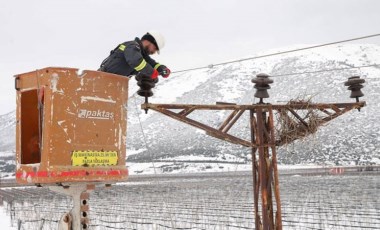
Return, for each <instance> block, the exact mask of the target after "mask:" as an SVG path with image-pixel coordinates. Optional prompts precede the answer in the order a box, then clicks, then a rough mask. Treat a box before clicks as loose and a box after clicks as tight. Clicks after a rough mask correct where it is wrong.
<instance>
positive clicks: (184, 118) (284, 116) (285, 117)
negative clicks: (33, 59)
mask: <svg viewBox="0 0 380 230" xmlns="http://www.w3.org/2000/svg"><path fill="white" fill-rule="evenodd" d="M252 82H253V83H254V84H255V86H254V87H255V88H256V93H255V95H254V96H255V97H257V98H259V99H260V100H259V103H257V104H253V105H237V104H231V103H217V104H216V105H196V104H151V103H145V104H142V105H141V108H142V109H144V110H145V111H146V112H147V111H148V110H149V109H151V110H154V111H156V112H159V113H162V114H164V115H166V116H169V117H171V118H173V119H175V120H178V121H180V122H184V123H186V124H189V125H191V126H194V127H196V128H198V129H202V130H204V131H206V134H207V135H210V136H213V137H215V138H218V139H221V140H224V141H228V142H230V143H233V144H239V145H242V146H245V147H248V148H250V149H251V154H252V175H253V195H254V197H253V199H254V219H255V229H264V230H271V229H282V215H281V200H280V186H279V177H278V169H277V153H276V147H278V146H282V145H284V144H288V143H291V142H293V141H294V140H297V139H300V138H303V137H305V136H307V135H310V134H313V133H315V132H316V131H317V129H318V127H319V126H321V125H323V124H325V123H327V122H329V121H331V120H333V119H335V118H337V117H338V116H341V115H343V114H345V113H347V112H348V111H351V110H353V109H358V110H359V111H360V108H362V107H364V106H365V102H359V97H362V96H364V94H363V93H362V92H361V88H363V85H362V84H363V83H364V79H361V78H360V77H358V76H354V77H351V78H349V79H348V81H346V82H345V85H346V86H348V89H349V90H351V96H350V97H351V98H356V102H355V103H331V104H320V103H311V102H310V101H305V100H298V101H290V102H289V103H287V104H285V105H272V104H269V103H264V99H265V98H269V94H268V91H267V90H268V89H270V86H269V84H272V83H273V80H272V79H270V77H269V76H268V75H266V74H259V75H257V76H256V78H254V79H252ZM144 90H147V91H149V90H150V89H146V88H145V89H144ZM147 95H148V94H145V95H144V96H145V97H147ZM149 95H153V94H150V93H149ZM146 101H147V100H146ZM173 110H175V111H173ZM178 110H180V111H179V112H178ZM200 110H217V111H220V110H230V111H232V112H231V113H230V115H229V116H228V117H227V118H226V119H225V120H224V122H222V124H221V125H220V126H219V127H213V126H210V125H206V124H203V123H202V122H199V121H196V120H194V119H191V118H189V117H188V115H189V114H190V113H193V112H194V111H200ZM245 111H249V118H250V127H251V129H250V132H251V138H250V140H245V139H242V138H240V137H237V136H234V135H233V134H229V133H228V131H229V130H230V129H231V128H232V126H233V125H234V124H235V123H236V122H237V121H238V120H239V118H240V117H241V116H242V115H243V113H244V112H245ZM275 115H276V117H275ZM275 127H280V130H276V129H275ZM260 198H261V199H260ZM259 206H261V211H260V209H259ZM274 207H275V209H274Z"/></svg>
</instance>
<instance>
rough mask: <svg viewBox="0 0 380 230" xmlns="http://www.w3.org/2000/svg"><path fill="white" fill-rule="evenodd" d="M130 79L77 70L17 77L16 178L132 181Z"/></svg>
mask: <svg viewBox="0 0 380 230" xmlns="http://www.w3.org/2000/svg"><path fill="white" fill-rule="evenodd" d="M128 80H129V79H128V78H127V77H123V76H119V75H115V74H110V73H104V72H98V71H83V72H82V73H79V72H78V69H73V68H44V69H40V70H36V71H33V72H29V73H24V74H19V75H16V76H15V88H16V90H17V112H16V116H17V123H16V137H17V138H16V161H17V169H16V180H17V182H18V183H21V184H41V185H43V184H69V183H76V182H105V183H110V182H116V181H121V180H126V178H127V176H128V170H127V168H126V165H125V156H126V135H127V106H126V105H127V100H128Z"/></svg>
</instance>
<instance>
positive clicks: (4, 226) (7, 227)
mask: <svg viewBox="0 0 380 230" xmlns="http://www.w3.org/2000/svg"><path fill="white" fill-rule="evenodd" d="M0 226H1V230H16V229H17V228H16V226H13V227H12V222H11V219H10V216H9V212H8V213H7V212H6V210H5V208H4V206H0Z"/></svg>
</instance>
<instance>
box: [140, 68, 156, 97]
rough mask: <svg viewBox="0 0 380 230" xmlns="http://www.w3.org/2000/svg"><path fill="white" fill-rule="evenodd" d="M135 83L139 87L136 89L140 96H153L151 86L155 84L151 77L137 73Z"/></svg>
mask: <svg viewBox="0 0 380 230" xmlns="http://www.w3.org/2000/svg"><path fill="white" fill-rule="evenodd" d="M136 80H137V85H138V86H139V87H140V89H139V90H138V91H137V94H138V95H140V96H142V97H151V96H153V92H152V88H154V86H155V85H156V83H155V82H154V81H153V79H152V78H150V77H149V76H145V75H141V74H139V75H137V76H136Z"/></svg>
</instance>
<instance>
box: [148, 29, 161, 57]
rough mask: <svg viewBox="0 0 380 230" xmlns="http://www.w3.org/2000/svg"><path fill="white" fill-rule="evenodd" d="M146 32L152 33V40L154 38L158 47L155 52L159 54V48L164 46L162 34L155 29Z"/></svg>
mask: <svg viewBox="0 0 380 230" xmlns="http://www.w3.org/2000/svg"><path fill="white" fill-rule="evenodd" d="M148 34H150V35H152V37H153V38H154V40H156V43H157V48H158V50H157V53H158V54H160V51H161V49H162V48H164V46H165V38H164V36H162V34H161V33H159V32H157V31H155V30H151V31H148Z"/></svg>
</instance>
